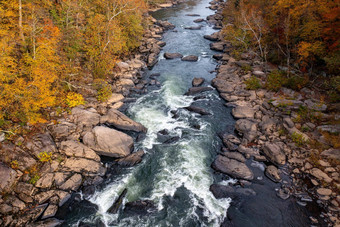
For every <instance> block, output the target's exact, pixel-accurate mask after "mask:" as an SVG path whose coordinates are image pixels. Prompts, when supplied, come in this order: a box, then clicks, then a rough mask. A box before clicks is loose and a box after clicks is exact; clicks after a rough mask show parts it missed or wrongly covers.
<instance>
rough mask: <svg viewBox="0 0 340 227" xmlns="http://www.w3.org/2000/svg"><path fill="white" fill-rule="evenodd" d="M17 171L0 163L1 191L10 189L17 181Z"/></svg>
mask: <svg viewBox="0 0 340 227" xmlns="http://www.w3.org/2000/svg"><path fill="white" fill-rule="evenodd" d="M16 176H17V172H16V171H15V170H13V169H12V168H10V167H8V166H6V165H5V164H3V163H0V191H8V190H9V189H10V188H11V186H12V185H13V183H14V182H15V179H16Z"/></svg>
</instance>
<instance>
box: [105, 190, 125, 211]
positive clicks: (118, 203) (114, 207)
mask: <svg viewBox="0 0 340 227" xmlns="http://www.w3.org/2000/svg"><path fill="white" fill-rule="evenodd" d="M126 193H127V189H126V188H125V189H124V190H123V192H122V193H120V195H119V197H118V198H117V199H116V201H115V202H114V203H113V204H112V206H111V207H110V208H109V209H108V210H107V212H108V213H111V214H116V213H117V212H118V210H119V208H120V206H121V205H122V203H123V199H124V198H125V196H126Z"/></svg>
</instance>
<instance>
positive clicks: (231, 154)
mask: <svg viewBox="0 0 340 227" xmlns="http://www.w3.org/2000/svg"><path fill="white" fill-rule="evenodd" d="M222 155H223V156H225V157H227V158H230V159H234V160H236V161H239V162H243V163H245V162H246V159H245V158H244V156H243V155H242V154H240V153H238V152H223V153H222Z"/></svg>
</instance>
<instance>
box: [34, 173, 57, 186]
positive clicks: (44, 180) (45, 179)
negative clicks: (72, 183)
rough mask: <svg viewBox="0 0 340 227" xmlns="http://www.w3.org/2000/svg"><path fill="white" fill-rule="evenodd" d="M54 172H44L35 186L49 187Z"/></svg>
mask: <svg viewBox="0 0 340 227" xmlns="http://www.w3.org/2000/svg"><path fill="white" fill-rule="evenodd" d="M53 178H54V174H53V173H46V174H44V175H43V176H42V177H40V179H39V180H38V181H37V183H36V184H35V186H36V187H37V188H50V187H51V186H52V183H53Z"/></svg>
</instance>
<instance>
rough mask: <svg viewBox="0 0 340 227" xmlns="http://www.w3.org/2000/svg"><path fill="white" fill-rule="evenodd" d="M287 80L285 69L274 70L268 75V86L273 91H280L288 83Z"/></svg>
mask: <svg viewBox="0 0 340 227" xmlns="http://www.w3.org/2000/svg"><path fill="white" fill-rule="evenodd" d="M286 80H287V79H286V77H285V73H284V72H283V71H273V72H271V73H270V74H268V76H267V81H266V88H267V89H268V90H271V91H278V90H280V88H281V87H282V86H284V85H285V84H286Z"/></svg>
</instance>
